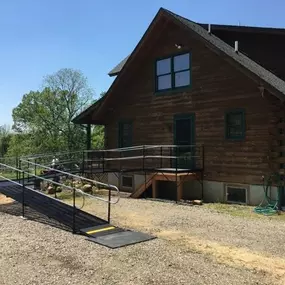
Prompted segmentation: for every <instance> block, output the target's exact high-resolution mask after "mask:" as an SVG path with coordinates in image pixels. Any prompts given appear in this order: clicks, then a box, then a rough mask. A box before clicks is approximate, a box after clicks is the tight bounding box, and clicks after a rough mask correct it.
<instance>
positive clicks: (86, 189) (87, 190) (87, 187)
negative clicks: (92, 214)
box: [81, 184, 92, 193]
mask: <svg viewBox="0 0 285 285" xmlns="http://www.w3.org/2000/svg"><path fill="white" fill-rule="evenodd" d="M81 189H82V191H83V192H85V193H92V185H90V184H85V185H83V186H82V188H81Z"/></svg>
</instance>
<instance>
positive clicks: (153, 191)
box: [152, 178, 157, 198]
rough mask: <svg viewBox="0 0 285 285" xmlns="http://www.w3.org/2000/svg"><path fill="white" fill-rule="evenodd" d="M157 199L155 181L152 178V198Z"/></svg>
mask: <svg viewBox="0 0 285 285" xmlns="http://www.w3.org/2000/svg"><path fill="white" fill-rule="evenodd" d="M156 197H157V180H156V179H155V178H154V179H153V180H152V198H156Z"/></svg>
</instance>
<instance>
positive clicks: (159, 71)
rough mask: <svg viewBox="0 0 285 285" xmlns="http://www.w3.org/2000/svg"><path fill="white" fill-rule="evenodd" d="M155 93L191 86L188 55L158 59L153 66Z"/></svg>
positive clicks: (189, 57) (189, 58)
mask: <svg viewBox="0 0 285 285" xmlns="http://www.w3.org/2000/svg"><path fill="white" fill-rule="evenodd" d="M155 81H156V82H155V86H156V88H155V91H158V92H160V91H167V90H173V89H177V88H181V87H188V86H190V84H191V56H190V53H184V54H179V55H175V56H171V57H167V58H163V59H159V60H157V61H156V64H155Z"/></svg>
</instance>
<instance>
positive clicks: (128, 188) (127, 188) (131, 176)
mask: <svg viewBox="0 0 285 285" xmlns="http://www.w3.org/2000/svg"><path fill="white" fill-rule="evenodd" d="M123 177H128V178H131V179H132V186H131V187H129V186H124V185H123ZM134 182H135V181H134V176H133V175H130V174H121V176H120V188H122V189H126V190H133V189H134Z"/></svg>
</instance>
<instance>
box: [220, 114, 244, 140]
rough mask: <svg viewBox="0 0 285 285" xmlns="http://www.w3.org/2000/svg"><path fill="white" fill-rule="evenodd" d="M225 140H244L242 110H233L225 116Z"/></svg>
mask: <svg viewBox="0 0 285 285" xmlns="http://www.w3.org/2000/svg"><path fill="white" fill-rule="evenodd" d="M225 132H226V139H233V140H240V139H244V138H245V113H244V110H233V111H230V112H226V114H225Z"/></svg>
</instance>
